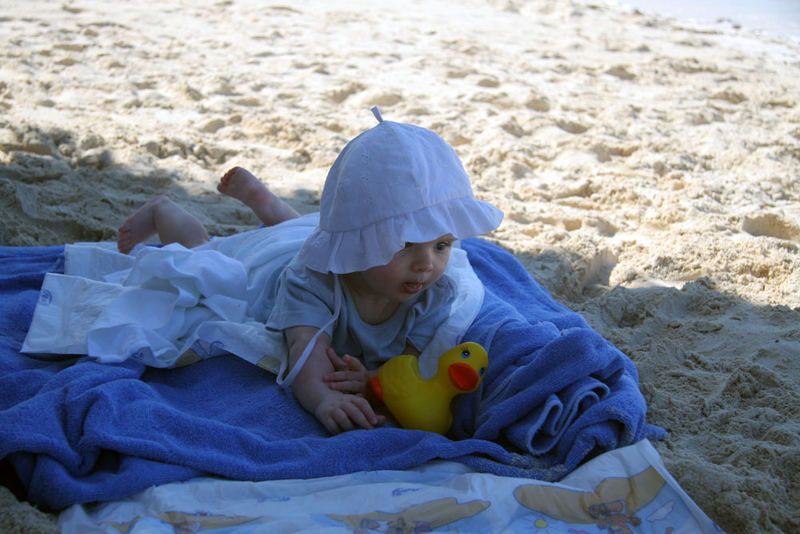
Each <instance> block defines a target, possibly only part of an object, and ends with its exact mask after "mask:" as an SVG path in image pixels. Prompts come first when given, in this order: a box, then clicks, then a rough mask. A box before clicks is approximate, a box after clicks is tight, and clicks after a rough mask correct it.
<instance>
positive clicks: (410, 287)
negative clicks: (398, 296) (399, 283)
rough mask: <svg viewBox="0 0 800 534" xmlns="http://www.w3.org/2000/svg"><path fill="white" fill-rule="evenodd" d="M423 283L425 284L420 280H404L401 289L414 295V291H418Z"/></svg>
mask: <svg viewBox="0 0 800 534" xmlns="http://www.w3.org/2000/svg"><path fill="white" fill-rule="evenodd" d="M424 285H425V284H424V283H422V282H405V283H404V284H403V291H404V292H406V293H408V294H410V295H414V294H416V293H419V292H420V291H421V290H422V288H423V287H424Z"/></svg>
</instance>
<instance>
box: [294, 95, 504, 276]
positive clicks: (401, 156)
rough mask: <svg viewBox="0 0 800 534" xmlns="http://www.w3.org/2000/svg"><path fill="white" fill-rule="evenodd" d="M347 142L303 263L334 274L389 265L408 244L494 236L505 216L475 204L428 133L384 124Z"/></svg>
mask: <svg viewBox="0 0 800 534" xmlns="http://www.w3.org/2000/svg"><path fill="white" fill-rule="evenodd" d="M372 112H373V114H374V115H375V118H376V119H377V120H378V124H377V126H374V127H373V128H371V129H369V130H367V131H365V132H363V133H362V134H360V135H359V136H358V137H356V138H355V139H353V140H352V141H350V142H349V143H348V144H347V146H345V147H344V149H343V150H342V152H341V153H340V154H339V156H338V157H337V158H336V161H335V162H334V163H333V165H332V166H331V169H330V171H329V172H328V177H327V178H326V180H325V187H324V188H323V190H322V198H321V200H320V218H319V226H317V228H315V229H314V231H313V232H312V233H311V235H310V236H309V237H308V238H307V239H306V241H305V243H304V244H303V247H302V249H301V250H300V253H299V254H300V260H301V261H302V262H303V263H304V264H305V265H306V266H307V267H308V268H310V269H313V270H315V271H318V272H323V273H327V272H332V273H335V274H344V273H352V272H356V271H365V270H367V269H369V268H370V267H375V266H378V265H386V264H387V263H389V262H390V261H391V259H392V256H394V254H395V253H396V252H397V251H399V250H401V249H402V248H403V247H404V246H405V244H406V243H426V242H428V241H432V240H434V239H436V238H437V237H440V236H443V235H446V234H452V235H453V236H454V237H455V238H456V239H466V238H469V237H475V236H477V235H480V234H484V233H486V232H489V231H491V230H494V229H495V228H497V226H499V225H500V222H501V221H502V219H503V212H502V211H500V210H499V209H497V208H496V207H495V206H493V205H492V204H489V203H488V202H484V201H481V200H478V199H476V198H475V195H473V193H472V187H471V186H470V182H469V177H468V176H467V173H466V172H465V171H464V166H463V165H462V164H461V160H459V158H458V155H457V154H456V152H455V150H453V148H452V147H451V146H450V145H448V144H447V143H446V142H445V141H444V139H442V138H441V137H439V136H438V135H437V134H436V133H434V132H432V131H431V130H428V129H425V128H421V127H419V126H414V125H412V124H403V123H398V122H392V121H385V120H383V118H382V117H381V114H380V111H379V110H378V108H377V107H374V108H372Z"/></svg>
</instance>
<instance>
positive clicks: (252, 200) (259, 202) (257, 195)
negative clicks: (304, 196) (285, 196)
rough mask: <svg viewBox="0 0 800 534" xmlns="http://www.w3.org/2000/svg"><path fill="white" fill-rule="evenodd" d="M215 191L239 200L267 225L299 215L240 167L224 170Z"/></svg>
mask: <svg viewBox="0 0 800 534" xmlns="http://www.w3.org/2000/svg"><path fill="white" fill-rule="evenodd" d="M217 191H219V192H220V193H222V194H224V195H228V196H229V197H233V198H235V199H237V200H239V201H241V202H242V203H243V204H244V205H245V206H247V207H248V208H250V209H251V210H253V212H254V213H255V214H256V216H257V217H258V218H259V219H261V222H263V223H264V224H265V225H267V226H272V225H274V224H278V223H281V222H283V221H288V220H289V219H296V218H297V217H299V216H300V214H299V213H297V212H296V211H295V210H294V208H292V207H291V206H290V205H289V204H287V203H286V202H284V201H283V200H281V199H280V198H278V196H277V195H275V193H273V192H272V191H270V190H269V189H268V188H267V186H265V185H264V184H263V183H261V181H260V180H259V179H258V178H256V177H255V176H253V174H252V173H251V172H250V171H248V170H247V169H244V168H242V167H234V168H232V169H231V170H229V171H228V172H226V173H225V176H223V177H222V178H221V179H220V181H219V185H217Z"/></svg>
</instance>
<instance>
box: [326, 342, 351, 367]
mask: <svg viewBox="0 0 800 534" xmlns="http://www.w3.org/2000/svg"><path fill="white" fill-rule="evenodd" d="M325 354H327V356H328V361H330V362H331V365H333V368H334V369H335V370H337V371H346V370H348V369H349V366H348V365H347V363H346V362H345V361H344V360H342V359H341V358H339V356H338V355H337V354H336V351H335V350H333V347H328V350H326V351H325Z"/></svg>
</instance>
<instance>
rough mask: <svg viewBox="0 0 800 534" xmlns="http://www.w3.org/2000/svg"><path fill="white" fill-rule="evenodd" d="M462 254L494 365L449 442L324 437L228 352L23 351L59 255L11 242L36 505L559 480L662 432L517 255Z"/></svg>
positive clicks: (9, 431)
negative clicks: (481, 479)
mask: <svg viewBox="0 0 800 534" xmlns="http://www.w3.org/2000/svg"><path fill="white" fill-rule="evenodd" d="M463 247H464V249H465V250H466V251H467V253H468V254H469V258H470V262H471V263H472V264H473V267H474V268H475V271H476V273H477V274H478V276H479V277H480V278H481V280H482V281H483V283H484V285H485V286H486V296H485V298H484V303H483V306H482V308H481V311H480V313H479V314H478V317H477V318H476V320H475V321H474V322H473V324H472V326H471V327H470V328H469V329H468V331H467V333H466V336H465V340H468V341H476V342H479V343H481V344H483V345H484V346H485V347H486V348H487V350H488V351H489V354H490V365H489V370H488V372H487V375H486V377H485V378H484V381H483V385H482V387H481V389H480V390H479V391H478V392H476V393H474V394H471V395H465V396H462V397H459V398H458V399H457V402H456V403H455V405H454V409H455V414H456V416H455V422H454V426H453V429H452V431H451V435H450V436H449V437H445V436H440V435H437V434H430V433H425V432H420V431H407V430H402V429H398V428H394V427H392V426H390V425H387V426H385V427H382V428H379V429H376V430H370V431H366V430H357V431H351V432H346V433H344V434H341V435H338V436H333V437H329V436H327V435H326V433H325V431H324V429H323V428H322V427H321V426H320V425H319V424H318V422H317V421H316V420H315V419H314V418H313V416H311V415H310V414H308V413H307V412H305V411H304V410H303V409H302V408H301V407H300V406H299V405H298V404H297V402H296V401H295V400H294V398H293V397H292V395H291V393H290V392H287V391H286V390H284V389H283V388H281V387H278V386H277V385H276V384H275V380H274V376H273V375H272V374H270V373H268V372H267V371H263V370H261V369H259V368H257V367H254V366H252V365H250V364H249V363H247V362H245V361H244V360H242V359H240V358H237V357H233V356H225V355H223V356H219V357H216V358H211V359H207V360H202V361H200V362H198V363H196V364H193V365H190V366H187V367H182V368H178V369H169V370H163V369H156V368H152V367H146V366H144V365H142V364H141V363H139V362H136V361H132V360H128V361H126V362H122V363H111V364H102V363H98V362H97V361H94V360H91V359H89V358H86V357H80V358H66V359H64V358H61V359H58V360H52V359H50V358H44V357H35V356H30V355H23V354H20V352H19V350H20V348H21V345H22V341H23V339H24V337H25V333H26V330H27V328H28V325H29V324H30V321H31V317H32V314H33V309H34V306H35V304H36V302H37V300H38V299H39V298H41V297H40V292H39V287H40V286H41V283H42V280H43V278H44V276H45V273H46V272H60V271H62V270H63V248H62V247H41V248H38V247H37V248H14V247H0V311H1V312H2V313H0V458H4V461H7V462H9V463H10V464H11V465H12V466H13V468H14V469H15V470H16V472H17V474H18V475H19V477H20V480H21V481H22V483H23V485H24V486H25V487H26V488H27V489H28V496H29V498H30V499H31V500H32V501H33V502H35V503H38V504H40V505H43V506H47V507H50V508H55V509H60V508H64V507H66V506H69V505H71V504H74V503H81V502H91V501H98V500H111V499H117V498H121V497H124V496H127V495H130V494H132V493H134V492H136V491H140V490H142V489H144V488H146V487H149V486H151V485H153V484H160V483H164V482H168V481H177V480H185V479H188V478H191V477H194V476H198V475H200V474H214V475H220V476H224V477H228V478H234V479H243V480H266V479H285V478H309V477H318V476H327V475H335V474H342V473H348V472H355V471H363V470H375V469H404V468H408V467H412V466H416V465H419V464H421V463H424V462H426V461H428V460H431V459H436V458H443V459H451V460H456V461H459V462H462V463H464V464H466V465H468V466H470V467H472V468H473V469H476V470H479V471H484V472H490V473H496V474H500V475H514V476H526V477H534V478H539V479H544V480H558V479H559V478H561V477H563V476H564V475H565V474H567V473H568V472H570V471H572V470H573V469H574V468H575V467H577V466H578V465H579V464H580V463H581V462H583V461H584V460H586V459H588V458H590V457H591V456H593V455H594V454H596V453H597V452H600V451H603V450H608V449H613V448H616V447H618V446H621V445H627V444H630V443H633V442H635V441H638V440H640V439H642V438H645V437H647V438H651V439H654V438H659V437H662V436H663V431H662V430H661V429H658V428H656V427H651V426H649V425H646V424H645V423H644V418H645V411H646V407H645V403H644V400H643V398H642V396H641V394H640V393H639V390H638V378H637V374H636V370H635V367H634V366H633V364H632V362H631V361H630V360H629V359H628V358H627V357H625V356H624V355H623V354H622V353H621V352H620V351H619V350H617V349H616V348H615V347H614V346H613V345H611V344H610V343H609V342H608V341H606V340H604V339H603V338H602V337H601V336H599V335H598V334H597V333H596V332H594V331H593V330H592V329H591V328H589V326H588V325H587V324H586V322H585V321H584V320H583V319H582V318H581V317H580V316H579V315H578V314H576V313H574V312H572V311H570V310H569V309H568V308H566V307H564V306H562V305H560V304H558V303H556V302H555V301H553V300H552V299H551V298H550V296H549V295H548V294H547V292H546V291H545V290H544V289H543V288H541V286H539V285H538V284H536V282H534V281H533V280H532V279H531V278H530V277H529V276H528V274H527V272H525V270H524V268H523V267H522V266H521V265H520V264H519V263H518V262H517V261H516V259H514V257H513V256H511V255H510V254H508V253H506V252H504V251H503V250H502V249H500V248H499V247H497V246H495V245H491V244H489V243H487V242H485V241H481V240H478V239H471V240H466V241H465V242H464V243H463ZM45 298H46V297H45ZM218 304H219V310H221V311H224V310H225V306H227V305H228V304H229V303H228V302H221V303H218ZM215 305H216V304H215ZM219 310H218V311H219ZM222 334H224V333H222ZM209 350H213V347H209Z"/></svg>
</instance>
